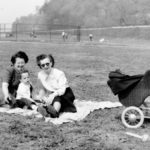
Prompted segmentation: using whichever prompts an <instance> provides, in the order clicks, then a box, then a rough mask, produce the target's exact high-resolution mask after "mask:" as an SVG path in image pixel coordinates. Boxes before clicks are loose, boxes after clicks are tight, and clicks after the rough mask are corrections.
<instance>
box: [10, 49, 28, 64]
mask: <svg viewBox="0 0 150 150" xmlns="http://www.w3.org/2000/svg"><path fill="white" fill-rule="evenodd" d="M16 58H22V59H24V61H25V63H27V62H28V61H29V58H28V56H27V54H26V53H25V52H23V51H18V52H17V53H15V54H14V55H12V57H11V63H12V64H13V65H14V64H15V62H16Z"/></svg>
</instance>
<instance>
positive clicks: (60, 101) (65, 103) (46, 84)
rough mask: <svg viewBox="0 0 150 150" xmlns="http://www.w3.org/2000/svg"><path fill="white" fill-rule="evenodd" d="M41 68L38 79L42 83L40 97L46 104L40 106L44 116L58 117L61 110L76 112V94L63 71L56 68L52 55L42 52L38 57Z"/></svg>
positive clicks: (39, 109)
mask: <svg viewBox="0 0 150 150" xmlns="http://www.w3.org/2000/svg"><path fill="white" fill-rule="evenodd" d="M36 61H37V65H38V66H39V68H40V69H41V71H40V72H39V73H38V79H39V82H40V84H41V88H40V91H39V95H38V99H41V100H43V101H44V102H45V105H43V106H42V107H39V108H38V111H39V112H40V113H41V114H42V115H43V116H48V115H49V116H50V117H54V118H55V117H58V116H59V113H60V112H76V108H75V106H74V104H73V102H74V99H75V96H74V94H73V92H72V89H71V88H70V87H69V84H68V81H67V79H66V76H65V74H64V72H63V71H61V70H59V69H56V68H54V64H55V61H54V58H53V56H52V55H45V54H41V55H39V56H37V58H36Z"/></svg>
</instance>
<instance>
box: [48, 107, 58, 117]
mask: <svg viewBox="0 0 150 150" xmlns="http://www.w3.org/2000/svg"><path fill="white" fill-rule="evenodd" d="M46 110H47V112H48V113H49V114H50V115H51V117H52V118H58V117H59V113H58V112H57V111H56V110H55V108H54V107H53V106H52V105H48V106H47V107H46Z"/></svg>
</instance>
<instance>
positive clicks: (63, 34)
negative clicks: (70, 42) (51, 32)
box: [61, 31, 66, 42]
mask: <svg viewBox="0 0 150 150" xmlns="http://www.w3.org/2000/svg"><path fill="white" fill-rule="evenodd" d="M61 36H62V39H63V41H64V42H65V40H66V37H65V36H66V33H65V31H63V32H62V34H61Z"/></svg>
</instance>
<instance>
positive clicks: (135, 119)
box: [121, 106, 144, 128]
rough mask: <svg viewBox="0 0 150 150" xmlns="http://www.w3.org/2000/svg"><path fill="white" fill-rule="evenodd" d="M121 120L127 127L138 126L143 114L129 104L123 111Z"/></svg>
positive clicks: (140, 123) (141, 121)
mask: <svg viewBox="0 0 150 150" xmlns="http://www.w3.org/2000/svg"><path fill="white" fill-rule="evenodd" d="M121 120H122V122H123V124H124V125H125V126H126V127H128V128H138V127H140V126H141V125H142V124H143V122H144V114H143V112H142V111H141V110H140V109H139V108H138V107H135V106H130V107H128V108H126V109H125V110H124V111H123V113H122V115H121Z"/></svg>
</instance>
